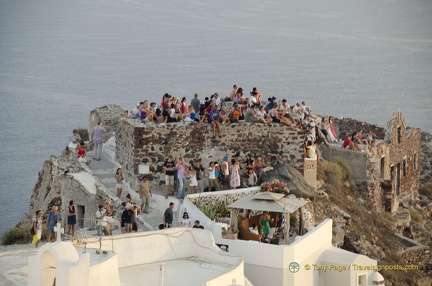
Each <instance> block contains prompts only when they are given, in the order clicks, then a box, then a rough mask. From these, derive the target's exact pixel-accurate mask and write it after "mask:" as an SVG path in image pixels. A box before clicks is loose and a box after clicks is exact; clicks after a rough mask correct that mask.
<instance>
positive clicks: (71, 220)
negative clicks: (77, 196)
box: [67, 201, 77, 240]
mask: <svg viewBox="0 0 432 286" xmlns="http://www.w3.org/2000/svg"><path fill="white" fill-rule="evenodd" d="M67 215H68V217H67V223H68V231H67V234H68V235H70V234H71V231H72V240H73V237H74V236H75V225H76V223H77V216H76V207H75V202H74V201H70V202H69V207H68V214H67Z"/></svg>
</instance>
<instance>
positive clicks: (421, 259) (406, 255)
mask: <svg viewBox="0 0 432 286" xmlns="http://www.w3.org/2000/svg"><path fill="white" fill-rule="evenodd" d="M400 256H401V257H402V259H403V260H404V261H405V264H407V265H418V266H420V267H422V266H425V265H427V264H430V263H431V262H432V261H431V255H430V250H429V248H428V247H410V248H409V249H407V250H405V251H403V252H402V253H400Z"/></svg>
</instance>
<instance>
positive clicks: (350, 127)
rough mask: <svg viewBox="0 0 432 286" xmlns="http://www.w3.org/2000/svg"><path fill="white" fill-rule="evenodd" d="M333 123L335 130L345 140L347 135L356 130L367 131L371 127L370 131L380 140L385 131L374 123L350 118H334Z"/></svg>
mask: <svg viewBox="0 0 432 286" xmlns="http://www.w3.org/2000/svg"><path fill="white" fill-rule="evenodd" d="M334 123H335V126H334V129H335V132H336V134H337V135H338V137H339V138H340V139H342V140H345V139H346V138H347V137H348V136H349V135H351V134H352V133H354V132H356V131H360V130H363V132H368V131H369V130H371V129H372V132H373V133H375V135H376V136H377V139H381V140H382V139H384V136H385V132H386V130H385V128H383V127H380V126H378V125H376V124H371V123H367V122H362V121H359V120H356V119H352V118H342V119H334Z"/></svg>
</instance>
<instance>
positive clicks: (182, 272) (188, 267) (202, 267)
mask: <svg viewBox="0 0 432 286" xmlns="http://www.w3.org/2000/svg"><path fill="white" fill-rule="evenodd" d="M162 263H164V264H165V265H164V276H163V282H164V283H163V285H164V286H178V285H190V286H193V285H197V286H198V285H200V286H201V285H204V284H205V282H206V281H208V280H210V279H213V278H215V277H218V276H219V275H221V274H223V273H225V272H227V271H229V270H230V269H231V268H232V265H231V264H225V263H222V262H215V263H213V262H211V261H204V260H201V259H199V258H195V257H190V258H184V259H177V260H169V261H164V262H162ZM160 265H161V262H156V263H147V264H141V265H136V266H131V267H124V268H119V275H120V283H121V285H123V286H131V285H160V284H159V280H160Z"/></svg>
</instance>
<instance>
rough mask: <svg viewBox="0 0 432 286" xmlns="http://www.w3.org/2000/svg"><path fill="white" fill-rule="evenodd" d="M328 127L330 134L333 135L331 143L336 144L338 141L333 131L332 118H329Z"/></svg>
mask: <svg viewBox="0 0 432 286" xmlns="http://www.w3.org/2000/svg"><path fill="white" fill-rule="evenodd" d="M329 125H330V134H331V135H333V139H334V140H333V142H334V143H337V142H338V141H339V139H338V137H337V135H336V131H335V130H334V125H335V124H334V122H333V116H330V117H329Z"/></svg>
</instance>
